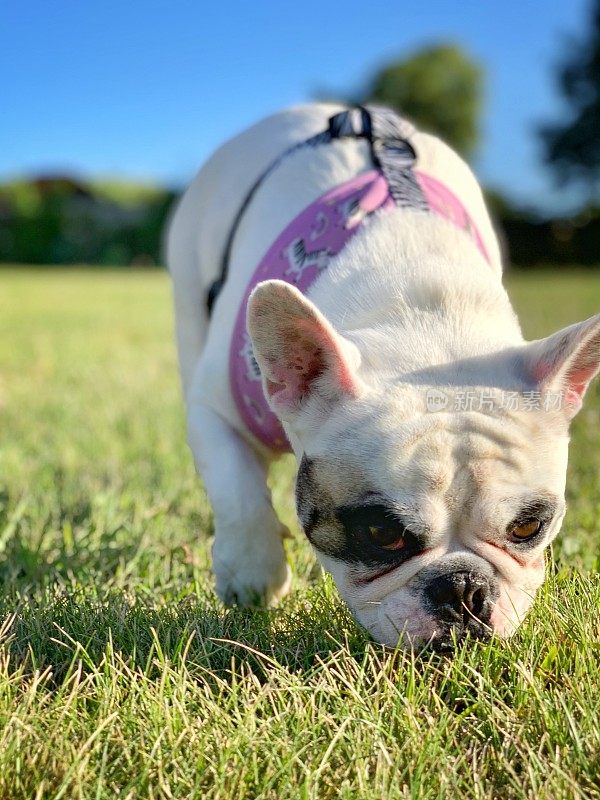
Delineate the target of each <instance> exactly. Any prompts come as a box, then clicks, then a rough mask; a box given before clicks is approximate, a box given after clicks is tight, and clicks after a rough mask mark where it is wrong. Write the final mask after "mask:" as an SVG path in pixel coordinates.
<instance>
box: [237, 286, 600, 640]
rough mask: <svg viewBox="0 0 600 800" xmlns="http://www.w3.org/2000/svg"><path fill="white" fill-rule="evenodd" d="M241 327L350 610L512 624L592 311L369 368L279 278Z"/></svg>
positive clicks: (599, 360)
mask: <svg viewBox="0 0 600 800" xmlns="http://www.w3.org/2000/svg"><path fill="white" fill-rule="evenodd" d="M248 329H249V331H250V335H251V337H252V340H253V345H254V352H255V355H256V358H257V360H258V363H259V365H260V368H261V372H262V375H263V385H264V390H265V394H266V396H267V398H268V400H269V403H270V405H271V407H272V409H273V410H274V411H275V413H276V414H277V415H278V416H279V418H280V419H281V420H282V422H283V423H284V425H285V428H286V432H287V433H288V436H289V438H290V441H291V443H292V446H293V448H294V451H295V452H296V455H297V456H298V458H299V460H300V464H299V470H298V478H297V487H296V499H297V510H298V516H299V518H300V521H301V523H302V526H303V528H304V531H305V533H306V535H307V536H308V538H309V539H310V541H311V543H312V545H313V547H314V548H315V550H316V551H317V554H318V556H319V558H320V560H321V562H322V563H323V565H324V567H325V568H326V569H327V570H328V571H330V572H331V574H332V575H333V578H334V580H335V582H336V584H337V586H338V589H339V591H340V593H341V594H342V596H343V597H344V599H345V600H346V602H347V603H348V605H349V606H350V609H351V610H352V612H353V613H354V615H355V616H356V618H357V619H358V621H359V622H361V623H362V625H364V626H365V627H366V628H367V629H368V630H369V631H370V633H371V634H372V636H373V637H374V638H375V639H377V640H378V641H380V642H383V643H386V644H392V645H395V644H396V643H397V642H398V641H399V640H400V641H401V642H402V643H403V644H407V645H409V646H414V645H417V646H418V645H421V644H426V643H428V642H433V643H434V644H436V645H437V646H440V647H444V646H446V645H448V644H449V643H450V642H452V641H453V640H455V639H456V638H460V637H461V636H463V635H465V634H467V633H469V634H471V635H473V636H475V637H487V636H488V635H489V634H491V633H493V632H496V633H497V634H499V635H500V636H509V635H510V634H511V633H512V632H513V631H514V630H515V629H516V628H517V626H518V625H519V623H520V621H521V620H522V619H523V617H524V615H525V613H526V612H527V610H528V608H529V607H530V605H531V603H532V601H533V598H534V595H535V593H536V591H537V589H538V587H539V586H540V584H541V583H542V580H543V577H544V569H545V558H544V550H545V548H546V547H547V546H548V545H549V544H550V542H551V541H552V540H553V539H554V537H555V536H556V534H557V533H558V531H559V529H560V526H561V522H562V519H563V516H564V513H565V502H564V486H565V474H566V467H567V445H568V425H569V421H570V419H571V418H572V417H573V416H574V414H575V413H577V411H578V410H579V408H580V406H581V401H582V398H583V395H584V393H585V391H586V388H587V386H588V383H589V381H590V380H591V379H592V378H593V377H594V376H595V375H596V373H597V372H598V369H599V368H600V315H599V316H597V317H594V318H592V319H591V320H588V321H587V322H583V323H580V324H578V325H573V326H571V327H570V328H566V329H565V330H563V331H560V332H558V333H556V334H554V335H553V336H550V337H549V338H548V339H543V340H540V341H537V342H533V343H530V344H524V345H522V346H519V347H516V348H512V349H510V350H506V351H505V352H501V353H495V354H493V355H491V356H486V357H485V358H482V359H472V360H466V361H464V362H462V363H458V364H452V365H449V366H446V367H444V368H441V369H440V370H438V374H436V370H435V368H433V369H432V370H430V371H429V372H428V373H427V374H421V375H417V374H415V375H413V376H410V375H408V376H402V377H401V379H395V380H390V379H389V377H388V378H387V379H384V380H378V379H377V378H374V376H373V374H372V373H368V372H366V373H365V370H363V369H361V358H360V353H359V350H358V349H357V347H356V346H355V345H354V344H353V343H351V342H350V341H348V340H347V339H345V338H344V337H342V336H340V334H338V333H337V332H336V331H335V330H334V329H333V327H332V326H331V324H330V323H329V322H328V321H327V319H326V318H325V317H324V316H323V315H322V314H321V313H320V312H319V311H318V309H317V308H316V307H315V306H314V305H313V304H312V303H310V301H308V300H307V299H306V298H305V297H303V296H302V295H301V294H300V293H299V292H298V291H297V290H296V289H294V288H293V287H291V286H290V285H288V284H286V283H283V282H280V281H267V282H265V283H263V284H260V285H259V286H258V287H257V288H256V289H255V291H254V294H253V295H252V297H251V299H250V303H249V310H248ZM484 362H485V363H484ZM365 374H366V375H367V378H366V379H365V378H364V375H365ZM457 375H458V376H460V379H461V381H462V385H456V376H457ZM481 375H487V376H488V378H489V376H490V375H493V376H497V378H498V379H497V380H496V379H495V380H488V381H486V382H484V383H481V382H478V378H480V377H481ZM467 376H468V378H467V379H465V378H466V377H467ZM490 383H491V384H493V385H491V386H490ZM511 387H512V388H511Z"/></svg>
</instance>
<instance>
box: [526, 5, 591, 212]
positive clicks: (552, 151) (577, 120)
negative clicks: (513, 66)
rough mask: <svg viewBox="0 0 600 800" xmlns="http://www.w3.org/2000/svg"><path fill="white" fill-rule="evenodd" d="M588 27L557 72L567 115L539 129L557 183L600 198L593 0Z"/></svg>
mask: <svg viewBox="0 0 600 800" xmlns="http://www.w3.org/2000/svg"><path fill="white" fill-rule="evenodd" d="M591 12H592V13H591V20H590V25H589V26H588V27H587V33H586V34H585V35H584V36H583V37H582V38H581V40H580V41H579V42H576V41H575V42H572V43H571V46H570V47H569V54H568V55H567V56H566V58H565V59H564V61H563V63H562V64H561V65H560V67H559V71H558V84H559V88H560V92H561V94H562V96H563V97H564V99H565V100H566V103H567V106H568V108H569V112H568V114H567V118H566V120H565V121H563V122H556V123H554V124H551V125H545V126H543V127H542V128H541V129H540V136H541V138H542V142H543V146H544V160H545V162H546V163H547V164H548V166H549V167H550V168H551V169H552V170H553V171H554V173H555V175H556V176H557V178H558V180H559V182H561V183H563V184H565V183H573V184H579V185H584V186H587V188H588V190H589V191H590V195H591V199H594V196H595V197H596V198H599V197H600V188H599V186H600V0H593V3H592V9H591Z"/></svg>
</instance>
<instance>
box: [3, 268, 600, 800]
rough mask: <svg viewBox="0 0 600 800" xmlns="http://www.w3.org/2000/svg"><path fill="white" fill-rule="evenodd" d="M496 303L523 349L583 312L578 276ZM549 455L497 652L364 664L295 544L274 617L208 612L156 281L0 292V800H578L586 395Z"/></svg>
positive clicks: (596, 438) (599, 415)
mask: <svg viewBox="0 0 600 800" xmlns="http://www.w3.org/2000/svg"><path fill="white" fill-rule="evenodd" d="M509 284H510V289H511V294H512V296H513V298H514V301H515V303H516V305H517V307H518V310H519V313H520V316H521V319H522V322H523V326H524V328H525V331H526V333H527V334H528V335H529V336H532V337H533V336H537V335H542V334H546V333H549V332H551V331H552V330H553V329H555V328H556V327H559V326H561V325H565V324H568V323H570V322H573V321H576V320H577V319H580V318H583V317H585V316H589V315H590V314H592V313H594V312H596V311H598V310H600V272H588V273H580V272H575V271H573V272H571V273H569V274H568V275H567V274H561V273H551V272H536V273H532V274H529V275H525V276H518V275H513V276H510V279H509ZM571 452H572V459H571V466H570V476H569V493H568V499H569V505H570V511H569V513H568V515H567V519H566V521H565V525H564V529H563V533H562V536H561V539H560V541H559V542H558V544H557V545H556V547H555V550H554V559H555V563H554V564H553V565H552V568H551V570H550V573H551V576H550V578H549V580H548V581H547V583H546V586H545V588H544V590H543V591H541V593H540V596H539V598H538V601H537V602H536V605H535V608H534V611H533V612H532V614H531V616H530V618H529V620H528V621H527V623H526V624H525V625H524V626H523V628H522V630H521V631H520V633H519V634H518V635H517V636H516V638H515V639H514V640H512V641H511V642H509V643H498V642H496V643H492V644H485V645H484V644H477V645H476V646H475V647H472V648H465V649H463V650H460V651H459V652H458V653H457V654H456V657H455V658H454V659H453V660H449V659H446V658H440V657H438V656H434V655H431V656H428V657H421V658H414V657H411V656H409V655H406V654H402V653H393V652H390V651H386V650H384V649H383V648H381V647H379V646H377V645H375V644H373V643H370V642H368V641H367V639H366V637H365V636H364V634H363V633H362V632H361V631H360V630H359V629H358V628H357V627H356V625H355V624H354V623H353V622H352V620H351V619H350V617H349V615H348V613H347V612H346V610H345V608H344V607H343V605H342V604H341V602H340V600H339V599H338V597H337V595H336V592H335V589H334V588H333V586H332V584H331V583H330V581H329V580H328V579H327V578H323V577H321V576H320V574H319V571H318V570H317V569H316V568H315V562H314V559H313V556H312V555H311V553H310V551H309V549H308V547H307V545H306V544H305V542H304V541H303V540H302V538H301V537H300V536H297V537H296V539H295V541H294V542H293V543H291V545H290V555H291V560H292V564H293V569H294V573H295V584H294V591H293V593H292V594H291V596H290V597H289V598H288V599H287V600H286V601H285V602H284V603H283V604H282V605H281V606H280V607H279V609H277V610H275V611H255V612H248V611H240V610H226V609H224V608H223V607H222V606H221V605H220V604H219V602H218V601H217V600H216V599H215V597H214V595H213V593H212V588H211V586H212V583H211V577H210V570H209V559H208V551H209V536H210V532H211V513H210V509H209V507H208V505H207V502H206V499H205V497H204V495H203V492H202V489H201V486H200V483H199V481H198V479H197V478H196V477H195V475H194V471H193V467H192V463H191V459H190V455H189V453H188V451H187V449H186V445H185V434H184V422H183V414H182V404H181V401H180V396H179V385H178V375H177V371H176V365H175V352H174V345H173V337H172V315H171V304H170V289H169V283H168V279H167V276H166V275H164V274H162V273H160V272H141V271H140V272H136V271H127V272H125V271H104V272H103V271H79V270H72V271H69V270H58V269H56V270H45V271H44V270H41V271H33V270H21V271H18V270H15V271H11V270H2V271H0V589H1V591H0V640H1V643H0V798H2V799H4V798H7V799H9V800H18V799H19V798H39V799H41V798H57V799H58V798H98V799H99V798H138V797H139V798H146V797H148V798H149V797H152V798H203V799H204V798H206V799H207V800H208V799H209V798H215V799H216V798H218V800H230V799H231V800H233V799H234V798H235V800H241V798H272V799H273V800H283V799H284V798H294V799H296V798H319V800H326V799H328V798H346V799H347V800H355V798H375V800H379V798H386V800H387V798H390V800H392V799H393V798H401V797H402V798H408V797H413V798H452V799H453V800H454V798H490V799H493V800H497V799H498V798H536V800H537V798H547V799H548V800H560V798H600V665H599V657H600V623H599V619H600V615H599V608H600V581H599V579H598V571H599V567H600V559H599V555H598V553H599V547H598V544H599V542H600V521H599V519H598V518H599V516H600V496H599V492H598V477H599V476H600V385H596V386H595V387H593V389H592V390H590V392H589V396H588V400H587V405H586V408H585V410H584V411H583V412H582V413H581V414H580V416H579V417H578V418H577V420H576V422H575V425H574V435H573V443H572V451H571ZM291 480H292V467H291V464H290V462H289V461H288V462H285V463H284V464H282V465H281V466H280V467H278V469H277V470H276V471H275V473H274V476H273V481H274V487H275V491H276V496H277V499H278V505H279V508H280V510H281V513H282V514H283V515H285V517H286V519H287V521H288V522H291V521H292V520H293V510H292V505H291V498H290V496H289V494H288V491H287V490H288V488H289V486H290V483H291Z"/></svg>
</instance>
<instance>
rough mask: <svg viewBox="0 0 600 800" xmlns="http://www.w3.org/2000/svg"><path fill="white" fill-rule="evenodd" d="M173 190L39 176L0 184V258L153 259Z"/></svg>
mask: <svg viewBox="0 0 600 800" xmlns="http://www.w3.org/2000/svg"><path fill="white" fill-rule="evenodd" d="M175 197H176V193H175V192H172V191H168V190H166V189H153V188H148V187H139V186H136V185H129V184H122V185H120V184H98V185H97V186H96V185H94V184H93V183H89V184H88V183H83V182H80V181H76V180H74V179H73V178H70V177H57V176H52V177H40V178H37V179H35V180H31V181H15V182H12V183H10V184H6V185H4V186H1V187H0V261H4V262H16V263H28V264H74V263H88V264H134V265H135V264H158V263H160V261H161V236H162V229H163V227H164V223H165V219H166V215H167V212H168V209H169V207H170V206H171V204H172V203H173V201H174V199H175Z"/></svg>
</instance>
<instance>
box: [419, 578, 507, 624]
mask: <svg viewBox="0 0 600 800" xmlns="http://www.w3.org/2000/svg"><path fill="white" fill-rule="evenodd" d="M493 594H494V593H493V591H492V587H491V585H490V579H489V578H488V577H487V576H485V575H482V574H481V573H479V572H472V571H463V572H460V571H459V572H450V573H448V574H446V575H439V576H436V577H435V578H432V579H431V580H430V582H429V583H428V584H427V585H426V586H425V596H426V598H427V601H428V603H429V605H430V607H431V611H432V613H433V614H434V615H435V616H436V617H438V618H439V619H441V620H442V621H443V622H449V623H462V625H464V627H465V628H474V627H480V625H481V623H483V624H484V625H485V624H487V623H488V622H489V621H490V617H491V614H492V606H493Z"/></svg>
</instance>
